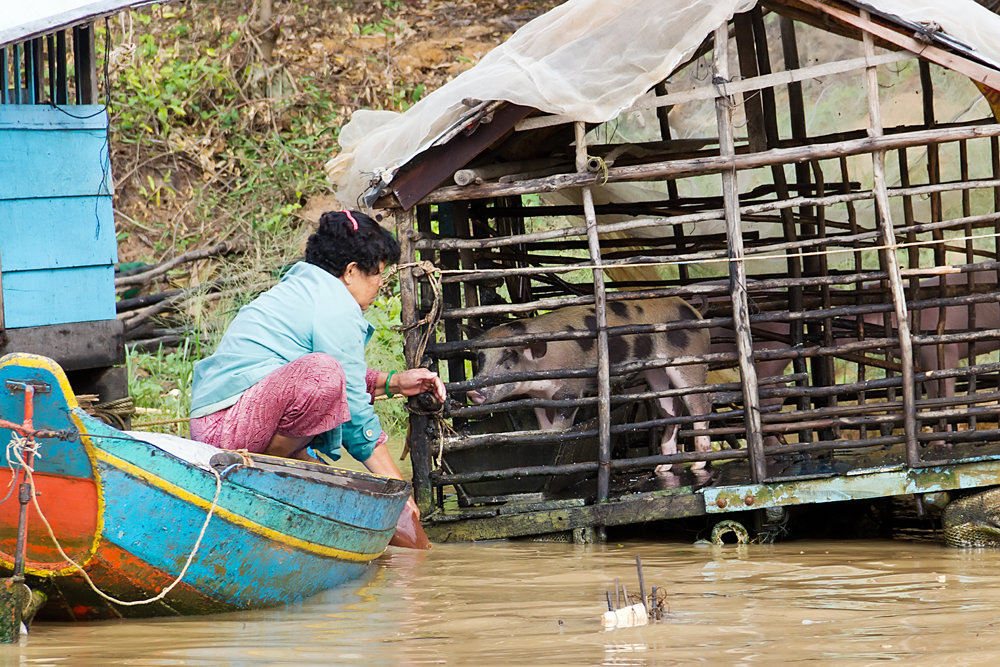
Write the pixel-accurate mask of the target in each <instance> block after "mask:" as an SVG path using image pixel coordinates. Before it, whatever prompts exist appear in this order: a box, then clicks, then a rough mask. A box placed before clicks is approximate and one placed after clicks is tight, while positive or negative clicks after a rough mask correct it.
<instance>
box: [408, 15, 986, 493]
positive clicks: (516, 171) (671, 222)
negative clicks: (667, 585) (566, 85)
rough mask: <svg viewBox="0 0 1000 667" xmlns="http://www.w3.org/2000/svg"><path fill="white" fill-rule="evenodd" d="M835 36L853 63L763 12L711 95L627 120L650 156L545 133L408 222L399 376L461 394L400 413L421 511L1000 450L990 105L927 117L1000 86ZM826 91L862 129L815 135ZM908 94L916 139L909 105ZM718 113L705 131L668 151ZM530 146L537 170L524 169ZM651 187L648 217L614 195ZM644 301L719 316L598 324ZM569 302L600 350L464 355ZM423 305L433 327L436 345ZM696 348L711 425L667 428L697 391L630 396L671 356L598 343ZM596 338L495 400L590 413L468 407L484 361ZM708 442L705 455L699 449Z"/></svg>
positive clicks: (552, 129)
mask: <svg viewBox="0 0 1000 667" xmlns="http://www.w3.org/2000/svg"><path fill="white" fill-rule="evenodd" d="M814 5H816V3H813V2H811V0H810V1H807V2H799V3H796V6H797V7H799V8H800V9H801V7H802V6H807V7H813V8H815V7H814ZM771 6H772V8H777V9H778V10H779V11H780V9H781V7H782V6H784V3H771ZM824 7H825V6H824ZM824 11H825V10H824ZM793 15H794V16H795V18H796V19H801V13H793ZM831 18H832V19H834V20H836V21H838V22H839V23H838V25H839V26H840V28H839V31H840V32H843V33H845V34H847V35H850V36H853V37H854V39H853V40H851V39H849V38H847V37H845V38H839V39H841V42H839V43H842V44H849V45H853V48H854V49H855V50H854V52H853V54H851V55H850V56H849V57H843V58H830V57H827V58H826V59H825V60H824V59H823V58H820V57H819V56H818V55H817V54H816V53H808V54H806V53H803V54H801V55H800V53H799V50H800V49H802V50H805V47H806V46H807V44H809V43H811V40H809V41H807V40H803V39H801V38H800V37H797V36H796V31H797V30H798V31H803V30H810V31H813V32H812V33H810V34H811V35H812V36H815V34H814V33H817V32H818V30H817V29H816V28H812V27H810V26H808V25H804V24H803V23H801V22H800V20H796V21H793V20H791V18H789V17H788V16H778V15H770V16H765V15H764V14H762V13H761V12H760V10H759V9H757V10H755V11H754V12H751V13H749V14H747V15H745V16H739V17H737V18H736V19H735V20H734V21H733V23H732V24H731V26H730V27H728V28H727V27H723V28H722V29H720V30H719V31H717V32H716V34H715V35H714V45H715V48H712V49H711V62H712V67H713V73H712V75H711V77H712V81H714V83H703V84H701V85H695V86H694V87H693V88H692V89H691V90H681V91H677V92H669V91H668V90H667V88H668V87H669V85H668V84H665V85H663V86H659V87H657V91H656V93H657V96H656V97H655V99H652V100H651V101H650V102H648V103H644V104H643V105H641V106H638V107H637V108H636V109H633V110H630V111H629V112H628V114H623V118H626V120H625V121H624V122H626V123H627V122H628V120H627V117H630V116H629V114H631V117H635V116H636V115H640V114H642V113H647V114H650V116H649V118H651V119H652V123H653V124H654V127H656V128H658V130H657V131H658V132H659V136H657V137H653V138H649V137H648V136H647V137H645V138H644V139H643V140H640V141H628V140H618V141H608V140H607V137H608V134H607V132H608V127H611V128H612V131H614V129H615V127H614V124H609V126H608V127H605V128H603V129H602V128H597V129H595V128H592V127H587V126H584V125H583V124H582V123H571V122H570V121H571V120H572V119H566V118H561V117H557V116H545V115H542V116H532V117H529V118H527V119H525V120H522V121H520V122H519V123H518V124H517V126H516V127H515V128H514V131H513V133H512V135H511V136H512V138H511V139H509V140H508V141H511V142H519V145H520V146H522V149H521V152H520V153H519V154H518V155H517V156H516V158H517V159H514V158H513V157H511V156H510V155H504V156H502V159H501V158H500V157H499V156H501V154H502V150H503V147H502V145H500V146H499V147H497V146H495V147H494V149H491V151H493V152H492V153H491V152H490V151H488V152H487V154H486V155H485V157H482V158H481V159H480V161H479V163H478V164H476V165H470V166H469V168H468V169H466V170H464V173H462V174H461V175H459V174H456V182H461V183H464V185H448V184H446V185H443V186H441V187H439V188H437V189H436V190H434V191H433V192H431V193H430V194H429V195H427V196H426V197H424V199H423V200H422V203H421V204H420V205H419V206H417V207H416V210H415V211H414V212H408V213H404V212H400V213H399V214H397V216H396V218H397V224H398V225H399V230H400V237H401V240H402V242H403V253H404V257H403V260H402V262H403V264H404V266H407V265H413V264H415V263H416V262H424V261H429V262H431V263H432V264H433V265H434V266H435V267H437V269H438V270H439V273H438V274H437V275H436V277H435V281H433V282H432V281H430V280H429V279H428V274H427V273H426V271H425V269H426V265H424V268H417V267H416V266H414V267H412V268H407V269H405V270H403V271H402V272H401V280H402V281H403V282H402V284H401V287H402V294H403V304H402V305H403V318H404V319H403V324H404V327H406V349H407V361H408V363H410V364H420V363H425V364H430V365H433V366H436V367H438V368H439V369H440V370H441V371H442V372H443V373H445V374H446V375H447V378H448V381H449V382H448V388H449V391H450V393H451V396H452V398H453V399H454V400H453V401H451V402H450V403H449V405H448V406H446V408H445V409H444V411H443V412H436V411H435V410H433V409H428V410H420V409H419V408H418V409H416V410H415V414H414V415H413V417H412V422H411V445H412V452H413V464H414V481H415V486H416V488H417V496H418V502H419V503H420V504H421V505H422V506H423V507H424V509H425V511H429V510H431V509H433V508H434V507H435V506H436V507H438V508H441V507H443V505H444V503H445V500H446V497H447V496H448V495H449V494H451V493H455V492H457V493H458V495H459V498H460V502H462V503H464V504H465V506H466V507H489V506H490V504H491V503H494V502H498V501H502V500H509V499H512V498H516V497H522V498H529V499H538V498H553V497H560V498H574V497H578V498H583V499H585V500H586V501H587V502H590V501H598V502H600V501H604V500H607V499H609V498H614V497H615V495H616V494H617V493H622V492H626V491H623V489H626V487H628V484H627V483H625V482H624V481H623V480H626V481H627V480H631V481H632V482H634V481H635V480H636V479H638V478H641V477H642V476H643V475H647V476H652V472H651V471H652V468H653V467H654V466H656V465H661V464H669V463H690V462H693V461H707V462H711V463H712V467H713V468H714V469H715V470H717V471H720V472H719V473H717V474H722V475H724V476H726V477H727V481H728V482H731V483H740V482H744V483H750V482H755V483H760V482H767V481H774V480H778V479H787V478H789V477H795V476H796V475H806V476H808V475H817V474H843V473H846V472H849V471H850V470H852V469H856V468H857V467H859V466H861V465H866V466H870V465H872V461H874V460H881V461H883V462H884V463H885V464H887V465H894V464H898V465H906V466H924V465H927V464H929V463H931V462H935V461H943V460H953V459H955V458H961V457H968V456H974V455H975V454H976V452H977V451H982V450H983V449H982V448H984V447H991V446H994V445H997V444H1000V424H998V419H1000V401H998V399H1000V355H998V349H1000V304H998V302H1000V290H998V289H997V285H998V283H1000V241H998V238H1000V213H998V211H1000V125H998V124H997V123H996V121H995V120H994V118H993V116H992V115H991V113H990V112H989V107H988V106H987V105H985V104H976V105H974V106H972V109H973V110H974V112H971V113H965V114H963V115H959V116H957V117H955V118H952V119H950V120H948V121H947V122H945V121H944V120H942V118H946V117H945V116H943V115H941V112H940V111H939V110H938V108H939V107H940V106H942V104H945V103H948V104H950V103H951V102H953V101H952V100H944V99H943V98H942V95H947V94H951V93H944V92H943V91H942V90H936V88H935V84H936V83H939V82H944V83H946V84H947V85H948V86H954V85H957V86H959V88H957V89H960V90H961V91H963V93H964V94H966V95H969V96H974V95H975V89H974V88H973V87H972V85H971V84H968V81H967V80H966V78H973V79H975V80H986V79H989V80H991V81H992V80H993V79H992V77H995V76H996V74H997V73H996V72H994V71H992V70H989V69H988V68H984V67H983V66H982V65H979V64H978V63H971V64H969V63H964V62H963V64H962V65H961V66H959V65H956V64H955V61H956V60H962V58H961V56H960V55H956V54H953V53H947V52H944V51H941V50H940V49H938V50H937V51H936V52H934V53H933V54H932V55H931V56H930V57H928V56H927V54H926V53H923V54H922V57H921V58H919V59H918V58H917V57H916V56H915V55H914V54H913V53H912V52H909V51H906V50H893V51H885V52H879V51H878V47H877V44H878V45H883V46H885V45H890V44H893V45H896V46H894V48H897V47H898V45H899V44H900V42H901V38H900V39H897V37H898V36H893V35H888V34H886V32H885V31H886V30H888V28H885V27H884V26H879V30H877V31H876V30H872V31H871V32H869V31H867V27H869V26H871V25H873V24H872V23H871V21H870V19H869V18H868V17H867V15H866V14H865V13H864V12H860V13H859V14H857V15H851V16H849V17H844V16H840V15H836V16H832V15H831ZM817 22H818V21H817ZM858 27H863V28H866V29H865V30H860V31H859V30H858ZM852 31H853V32H852ZM876 40H877V41H876ZM731 43H733V44H735V47H736V48H735V49H730V48H729V45H730V44H731ZM730 50H732V51H733V56H732V57H730V56H729V51H730ZM703 52H708V50H707V49H706V50H703ZM772 52H773V53H772ZM779 54H780V55H779ZM697 62H698V56H696V57H695V59H693V60H692V62H691V63H689V64H688V65H687V70H686V71H690V70H691V68H693V67H695V65H696V64H697ZM800 62H809V63H811V64H810V65H809V66H806V67H802V66H800V64H799V63H800ZM734 63H738V68H739V73H738V74H735V73H733V72H731V71H730V68H731V67H732V65H733V64H734ZM781 65H783V66H784V67H781ZM984 70H988V71H987V72H986V73H984ZM954 72H960V74H955V73H954ZM678 76H680V74H679V75H678ZM956 82H957V83H956ZM828 85H829V86H836V87H837V89H838V90H851V91H853V94H854V97H855V98H857V99H860V100H862V102H863V115H862V116H859V117H849V114H844V116H845V117H844V118H843V119H838V117H837V116H835V117H834V118H832V119H826V120H824V121H823V122H819V121H817V120H816V119H813V118H811V116H810V113H809V111H808V110H815V109H816V108H818V107H819V105H820V103H821V101H822V96H823V95H825V94H827V89H826V86H828ZM963 85H964V87H961V86H963ZM832 89H833V88H831V90H832ZM948 90H949V91H954V90H956V88H954V87H951V88H948ZM887 91H888V92H887ZM904 95H906V96H907V97H905V98H903V99H902V100H901V101H902V103H903V104H904V105H907V106H913V107H914V109H915V112H916V113H917V115H918V116H919V120H914V118H913V113H911V112H909V110H908V109H905V110H904V111H905V113H901V112H900V111H899V109H898V108H897V107H896V105H897V104H898V103H899V102H900V99H899V98H901V97H902V96H904ZM970 99H971V97H970ZM914 100H915V102H914ZM708 101H714V104H715V111H716V120H717V122H716V125H715V128H714V129H715V130H716V131H717V136H711V135H709V136H704V137H700V138H685V139H679V138H677V137H674V136H671V134H672V130H675V128H677V127H678V126H681V125H683V123H684V121H685V119H689V118H691V117H696V116H697V115H699V114H702V115H704V112H705V107H703V106H698V105H700V104H704V103H706V102H708ZM855 101H856V100H855ZM887 108H889V109H890V110H892V113H889V114H886V112H885V110H886V109H887ZM949 108H950V107H949ZM668 111H669V113H667V112H668ZM734 116H735V118H734ZM939 116H940V117H939ZM602 131H603V132H604V134H602ZM531 133H539V134H538V135H537V136H538V140H537V142H534V144H535V145H537V147H538V151H539V152H538V153H534V154H533V153H530V152H525V151H524V150H523V146H524V145H531V144H532V142H530V141H525V140H524V137H525V136H529V135H530V134H531ZM558 137H562V141H563V143H562V151H561V152H560V151H559V150H554V149H553V145H555V144H554V139H553V138H558ZM543 151H544V154H543ZM490 159H492V160H493V162H492V163H491V162H490ZM636 184H641V185H643V187H645V189H646V194H645V195H644V197H643V198H640V199H636V198H626V197H625V196H624V195H623V194H622V193H624V192H625V191H626V189H627V188H630V187H632V186H634V185H636ZM616 188H622V189H616ZM630 192H631V191H630ZM653 192H656V193H659V194H658V195H656V196H654V195H651V194H650V193H653ZM435 283H436V284H437V287H436V286H435ZM654 296H680V297H682V298H684V299H685V300H687V301H688V302H689V303H690V304H691V305H692V306H694V307H695V308H697V309H699V310H700V311H701V312H702V314H703V316H704V319H703V320H701V321H691V320H687V321H680V322H657V323H654V324H641V323H636V324H633V325H628V326H611V327H607V326H606V325H605V324H604V323H605V322H606V314H607V312H608V310H609V309H611V308H613V307H615V305H616V304H619V303H621V302H631V301H634V300H636V299H643V298H648V297H654ZM568 305H590V306H592V307H593V309H594V311H593V312H594V317H595V319H596V322H597V331H596V334H595V333H594V332H591V331H586V330H580V329H577V330H575V331H559V332H553V333H551V334H537V333H535V334H531V335H526V334H521V335H517V334H514V335H505V336H503V337H500V338H495V339H491V340H489V341H484V340H482V339H477V338H476V335H475V332H477V331H481V330H483V329H488V328H490V327H492V326H496V325H498V324H501V323H504V322H509V321H511V319H512V318H519V317H530V316H532V315H537V314H540V313H543V312H546V311H549V310H553V309H556V308H559V307H563V306H568ZM432 311H436V312H438V313H439V318H438V321H439V322H440V324H436V323H432V325H428V324H427V320H426V318H427V315H428V314H429V313H431V312H432ZM695 328H707V329H708V330H709V332H710V335H711V338H712V347H711V350H710V351H709V352H708V353H707V354H695V355H681V356H679V357H677V358H675V359H672V360H671V361H670V362H668V363H669V365H674V366H682V365H690V364H702V363H707V364H708V365H709V367H710V369H711V371H712V372H710V373H709V376H708V380H707V382H706V384H705V385H704V386H699V387H695V388H691V389H689V390H686V391H690V392H701V393H704V394H707V395H708V396H710V397H711V403H712V406H713V408H712V410H711V412H710V414H701V415H690V414H685V413H680V414H671V415H666V416H664V415H661V414H660V413H659V412H658V411H657V410H656V409H655V406H654V401H655V399H658V398H674V397H677V396H679V395H680V394H682V393H684V390H678V389H676V388H670V389H661V390H651V389H649V388H648V387H646V386H645V384H643V383H642V382H640V381H638V380H636V378H637V376H638V375H639V374H640V373H641V372H643V371H645V370H649V369H651V368H653V367H655V366H657V365H659V366H662V365H663V362H661V363H659V364H656V363H650V362H649V361H648V360H641V359H639V360H634V359H626V360H622V359H613V358H612V357H611V355H609V340H612V341H613V340H614V339H615V337H616V336H621V335H637V334H651V335H667V334H668V333H670V332H676V331H679V330H685V329H687V330H692V329H695ZM588 338H589V339H591V340H593V341H594V342H595V343H596V349H597V350H598V355H597V357H596V361H595V362H594V363H590V364H588V365H586V366H583V367H577V368H567V369H562V370H547V371H536V372H519V373H514V374H512V375H505V376H500V377H495V378H491V379H489V380H488V382H489V383H498V382H510V381H514V380H525V379H534V380H546V381H554V382H559V381H560V380H564V379H566V378H579V377H596V378H597V382H596V386H597V390H596V391H595V393H594V395H593V396H587V397H583V398H564V399H547V400H543V399H532V398H526V397H524V396H513V397H510V398H509V399H507V400H504V401H501V402H499V403H496V404H492V405H471V404H468V403H467V402H466V401H465V400H464V395H465V392H466V391H468V390H470V389H476V388H478V387H481V386H483V384H484V381H483V379H482V378H475V377H474V375H475V373H476V371H477V370H478V369H477V361H476V360H477V352H479V351H480V350H482V349H485V348H487V347H497V346H512V347H516V346H518V345H521V346H523V345H525V344H527V343H530V342H532V341H540V340H545V341H558V340H563V341H565V340H582V339H588ZM421 353H422V354H423V357H422V358H421V356H420V355H421ZM537 407H545V408H566V407H572V408H579V412H578V416H577V419H576V425H575V426H574V427H573V428H572V429H569V430H563V431H542V430H539V429H538V428H537V425H536V424H535V423H534V420H533V417H532V415H531V412H530V409H531V408H537ZM701 421H707V423H708V431H707V433H708V434H709V435H710V436H711V438H712V441H713V451H711V452H708V453H698V452H694V451H693V448H692V447H691V440H692V437H693V435H694V425H695V424H696V423H698V422H701ZM673 428H677V429H679V432H680V437H681V441H682V442H684V443H686V444H687V449H686V451H682V452H681V453H678V454H674V455H667V456H664V455H661V454H660V453H659V448H658V446H657V445H658V443H659V439H660V438H659V434H660V433H661V432H662V431H663V429H673ZM578 480H585V481H584V482H582V483H580V484H577V482H578Z"/></svg>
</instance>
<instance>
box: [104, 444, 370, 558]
mask: <svg viewBox="0 0 1000 667" xmlns="http://www.w3.org/2000/svg"><path fill="white" fill-rule="evenodd" d="M97 458H98V459H100V460H101V461H104V462H105V463H107V464H108V465H112V466H114V467H115V468H118V469H119V470H121V471H122V472H124V473H126V474H129V475H131V476H133V477H137V478H139V479H141V480H143V481H145V482H147V483H148V484H151V485H152V486H155V487H156V488H158V489H161V490H163V491H166V492H167V493H169V494H171V495H174V496H176V497H178V498H180V499H181V500H183V501H185V502H188V503H190V504H192V505H194V506H196V507H200V508H202V509H204V510H205V511H206V512H207V511H208V510H209V509H210V508H211V507H212V503H211V502H210V501H208V500H205V499H204V498H202V497H201V496H197V495H195V494H193V493H191V492H190V491H188V490H186V489H183V488H181V487H179V486H177V485H176V484H174V483H172V482H168V481H167V480H165V479H163V478H162V477H158V476H156V475H153V474H151V473H150V472H148V471H146V470H143V469H142V468H140V467H139V466H136V465H133V464H131V463H129V462H128V461H125V460H123V459H120V458H118V457H117V456H114V455H113V454H109V453H108V452H106V451H104V450H101V449H98V450H97ZM215 515H216V516H218V517H219V518H222V519H225V520H226V521H228V522H230V523H232V524H235V525H237V526H240V527H241V528H245V529H247V530H249V531H251V532H253V533H256V534H258V535H260V536H262V537H265V538H267V539H269V540H273V541H274V542H279V543H281V544H287V545H288V546H290V547H294V548H296V549H301V550H303V551H308V552H311V553H314V554H318V555H320V556H331V557H333V558H339V559H341V560H349V561H356V562H366V561H370V560H374V559H375V558H378V557H379V556H380V555H381V554H382V552H381V551H378V552H375V553H367V554H362V553H357V552H354V551H346V550H344V549H334V548H333V547H328V546H326V545H324V544H316V543H315V542H309V541H306V540H302V539H299V538H297V537H293V536H291V535H286V534H285V533H281V532H279V531H277V530H274V529H272V528H268V527H267V526H262V525H260V524H259V523H257V522H255V521H251V520H250V519H248V518H246V517H244V516H240V515H239V514H236V513H234V512H231V511H229V510H227V509H225V508H223V507H218V506H216V508H215Z"/></svg>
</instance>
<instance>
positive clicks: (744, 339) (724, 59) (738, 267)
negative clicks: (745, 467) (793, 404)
mask: <svg viewBox="0 0 1000 667" xmlns="http://www.w3.org/2000/svg"><path fill="white" fill-rule="evenodd" d="M728 47H729V34H728V29H727V26H726V25H725V24H723V25H722V26H720V27H719V28H717V29H716V31H715V54H714V56H713V58H712V65H713V69H714V78H715V80H717V81H718V80H722V81H728V80H729V48H728ZM730 104H731V103H730V101H729V97H728V96H727V95H720V96H719V97H717V98H716V100H715V114H716V118H717V121H718V127H719V156H720V157H721V158H723V159H725V158H729V159H732V158H733V157H734V156H735V154H736V146H735V145H734V143H733V123H732V107H731V105H730ZM736 179H737V176H736V169H735V168H733V169H727V170H724V171H722V196H723V200H724V201H725V211H726V242H727V246H728V248H729V291H730V294H731V295H732V304H733V320H734V326H733V330H734V331H735V333H736V351H737V353H738V356H739V367H740V378H741V379H742V383H743V408H744V410H745V411H746V415H745V424H746V442H747V451H748V453H749V456H750V478H751V479H752V480H753V481H754V483H758V484H759V483H760V482H763V481H764V480H765V479H766V478H767V461H766V460H765V458H764V438H763V434H762V432H761V422H760V394H759V393H758V391H757V370H756V369H755V368H754V365H753V344H752V342H751V340H750V306H749V304H748V301H747V268H746V264H744V263H743V228H742V223H741V220H740V201H739V196H738V193H739V186H738V184H737V180H736Z"/></svg>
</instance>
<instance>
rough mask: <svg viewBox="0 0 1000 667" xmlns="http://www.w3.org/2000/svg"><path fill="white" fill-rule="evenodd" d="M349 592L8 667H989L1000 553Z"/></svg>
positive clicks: (69, 637) (712, 564) (636, 549)
mask: <svg viewBox="0 0 1000 667" xmlns="http://www.w3.org/2000/svg"><path fill="white" fill-rule="evenodd" d="M636 554H639V555H641V556H642V561H643V566H644V572H645V581H646V586H647V588H648V587H649V586H651V585H656V586H660V587H665V588H666V589H667V591H668V603H669V609H670V613H669V615H668V618H667V619H666V620H664V621H661V622H658V623H654V624H651V625H648V626H645V627H641V628H629V629H621V630H609V631H605V630H603V629H602V626H601V623H600V616H601V614H602V613H603V611H604V610H605V609H606V604H605V590H607V589H610V588H612V587H613V585H614V580H615V578H616V577H617V578H620V579H621V580H622V581H623V582H625V583H626V585H627V586H628V587H629V588H630V589H635V588H636V587H637V584H636V573H635V556H636ZM380 564H381V565H380V567H378V568H376V569H374V570H373V571H372V572H371V574H370V576H368V577H367V578H366V579H365V580H363V581H361V582H355V584H354V585H349V586H345V587H343V588H340V589H338V590H333V591H327V592H326V593H323V594H321V595H318V596H316V597H314V598H312V599H310V600H307V601H305V602H302V603H300V604H296V605H290V606H287V607H282V608H278V609H272V610H265V611H256V612H246V613H239V614H226V615H219V616H204V617H196V618H185V619H158V620H149V621H125V622H102V623H91V624H76V625H68V624H65V625H64V624H38V625H37V626H36V627H35V628H34V629H33V631H32V634H31V635H30V637H28V638H27V639H26V640H25V641H24V643H23V644H22V645H21V646H14V647H0V660H2V661H3V662H4V664H19V663H21V664H32V665H36V664H37V665H61V664H67V665H106V664H129V665H166V664H171V665H174V664H183V665H215V664H234V665H240V664H290V663H313V664H319V663H325V664H359V665H361V664H363V665H373V664H374V665H410V664H413V665H416V664H427V663H447V664H477V665H484V666H485V665H500V664H515V665H517V664H546V665H591V664H606V665H664V664H675V663H690V662H708V663H723V664H768V663H773V662H774V661H775V660H780V661H781V662H790V661H793V660H812V661H818V662H827V661H829V662H833V661H835V660H836V661H837V662H838V663H840V662H845V661H850V662H853V663H855V664H870V663H874V662H878V661H884V660H905V661H906V664H932V665H941V664H943V663H945V661H950V662H951V663H953V664H984V665H985V664H997V663H998V661H1000V635H998V633H997V632H996V629H997V624H998V623H1000V620H998V614H997V609H998V607H1000V552H998V551H987V550H972V551H959V550H950V549H946V548H944V547H941V546H937V545H934V544H921V543H912V542H900V541H871V540H868V541H839V542H834V541H822V542H816V541H803V542H788V543H785V544H779V545H774V546H761V545H749V546H739V547H738V546H725V547H712V546H704V547H702V546H692V545H685V544H676V543H655V542H651V541H630V542H625V543H620V544H619V543H612V544H607V545H597V546H593V545H591V546H574V545H571V544H552V543H535V542H496V543H483V544H457V545H451V544H445V545H438V546H436V547H435V548H434V550H433V551H431V552H429V553H426V552H411V551H403V550H398V551H391V552H390V553H388V554H387V555H386V556H385V557H383V559H382V560H381V561H380Z"/></svg>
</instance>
